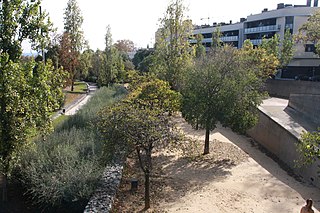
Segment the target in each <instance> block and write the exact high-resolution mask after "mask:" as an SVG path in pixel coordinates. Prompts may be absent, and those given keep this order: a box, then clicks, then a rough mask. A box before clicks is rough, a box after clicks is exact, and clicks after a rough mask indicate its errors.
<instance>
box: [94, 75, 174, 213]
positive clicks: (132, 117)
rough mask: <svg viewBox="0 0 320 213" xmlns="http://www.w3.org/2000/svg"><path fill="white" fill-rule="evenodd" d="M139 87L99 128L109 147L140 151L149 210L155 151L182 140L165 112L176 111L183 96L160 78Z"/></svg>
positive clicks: (103, 114) (107, 114)
mask: <svg viewBox="0 0 320 213" xmlns="http://www.w3.org/2000/svg"><path fill="white" fill-rule="evenodd" d="M137 88H139V89H138V90H135V91H134V92H133V93H132V94H131V96H129V98H128V99H127V100H126V101H125V102H124V103H121V104H118V105H116V106H114V107H112V108H106V109H104V110H103V111H102V112H101V120H100V121H99V125H98V126H99V127H100V130H101V132H102V133H103V135H104V138H105V140H106V141H107V143H109V146H108V148H110V144H111V147H118V148H117V150H122V151H123V150H127V151H128V152H136V154H137V157H138V161H139V165H140V167H141V169H142V171H143V173H144V176H145V209H148V208H149V207H150V175H151V172H152V152H153V150H154V149H155V148H163V147H166V146H167V145H168V143H170V142H171V141H177V140H179V134H178V133H177V132H176V131H175V128H174V126H173V124H172V122H169V119H168V116H167V115H166V114H165V113H164V112H165V111H167V110H168V109H170V110H175V109H176V108H175V106H176V104H174V103H177V102H179V101H178V100H175V97H178V96H179V95H178V93H177V92H175V91H172V90H170V88H169V84H168V83H166V82H164V81H161V80H157V79H154V80H153V83H150V82H149V83H147V82H144V83H143V84H142V85H140V86H138V87H137ZM119 142H120V144H119ZM115 144H117V145H115Z"/></svg>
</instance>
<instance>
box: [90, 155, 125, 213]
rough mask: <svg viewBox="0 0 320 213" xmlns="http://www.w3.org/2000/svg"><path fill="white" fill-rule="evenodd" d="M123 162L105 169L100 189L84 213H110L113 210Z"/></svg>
mask: <svg viewBox="0 0 320 213" xmlns="http://www.w3.org/2000/svg"><path fill="white" fill-rule="evenodd" d="M122 171H123V161H120V162H117V163H113V164H112V165H108V166H107V167H106V168H105V171H104V173H103V176H102V178H101V180H100V184H99V187H98V189H97V190H96V191H95V193H94V194H93V196H92V197H91V199H90V200H89V202H88V204H87V206H86V208H85V210H84V213H96V212H97V213H98V212H99V213H108V212H110V211H111V210H112V206H113V202H114V199H115V197H116V194H117V191H118V187H119V185H120V181H121V178H122Z"/></svg>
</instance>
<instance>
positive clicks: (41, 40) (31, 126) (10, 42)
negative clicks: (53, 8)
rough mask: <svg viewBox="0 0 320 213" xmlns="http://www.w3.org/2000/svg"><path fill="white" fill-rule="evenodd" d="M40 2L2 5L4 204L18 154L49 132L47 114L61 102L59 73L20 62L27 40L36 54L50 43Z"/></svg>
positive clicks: (0, 142)
mask: <svg viewBox="0 0 320 213" xmlns="http://www.w3.org/2000/svg"><path fill="white" fill-rule="evenodd" d="M40 4H41V1H36V2H35V3H29V1H26V0H13V1H8V0H4V1H3V3H2V8H1V10H0V26H1V27H0V70H1V72H0V170H1V173H2V174H3V175H4V186H3V187H2V188H3V196H2V197H3V200H4V201H5V200H6V199H7V196H6V190H7V188H6V183H7V177H8V176H9V175H10V170H11V166H12V164H13V162H14V161H13V160H14V159H16V158H17V157H18V156H17V150H19V148H21V146H22V145H23V144H25V143H26V139H27V138H28V137H30V135H32V133H34V132H35V130H38V132H42V133H43V132H46V131H47V130H48V129H49V127H50V119H49V118H50V115H51V112H52V111H53V110H54V109H57V108H58V107H59V106H60V104H61V102H62V99H63V93H62V91H61V87H62V81H63V74H62V70H60V69H59V70H54V68H53V66H52V65H51V63H50V62H48V64H46V65H44V64H43V63H42V62H41V61H42V60H40V61H38V62H35V61H33V60H25V61H24V60H20V58H21V53H22V48H21V43H22V42H23V41H26V40H29V41H30V42H31V45H32V48H33V49H35V50H40V49H43V48H44V47H45V46H46V44H48V43H49V39H48V38H49V33H50V31H51V30H52V25H51V23H50V21H49V18H47V14H46V13H40V10H39V7H40Z"/></svg>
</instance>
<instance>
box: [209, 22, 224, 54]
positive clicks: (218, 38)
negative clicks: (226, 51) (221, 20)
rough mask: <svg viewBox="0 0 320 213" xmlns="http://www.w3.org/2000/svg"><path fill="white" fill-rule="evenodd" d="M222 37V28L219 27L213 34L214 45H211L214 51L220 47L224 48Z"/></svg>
mask: <svg viewBox="0 0 320 213" xmlns="http://www.w3.org/2000/svg"><path fill="white" fill-rule="evenodd" d="M221 37H222V33H221V31H220V28H219V27H217V28H216V29H215V30H214V31H213V33H212V45H211V47H212V48H213V49H215V48H219V47H221V46H222V44H223V42H222V40H221Z"/></svg>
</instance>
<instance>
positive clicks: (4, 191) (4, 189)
mask: <svg viewBox="0 0 320 213" xmlns="http://www.w3.org/2000/svg"><path fill="white" fill-rule="evenodd" d="M7 201H8V188H7V175H3V183H2V202H4V203H5V202H7Z"/></svg>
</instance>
